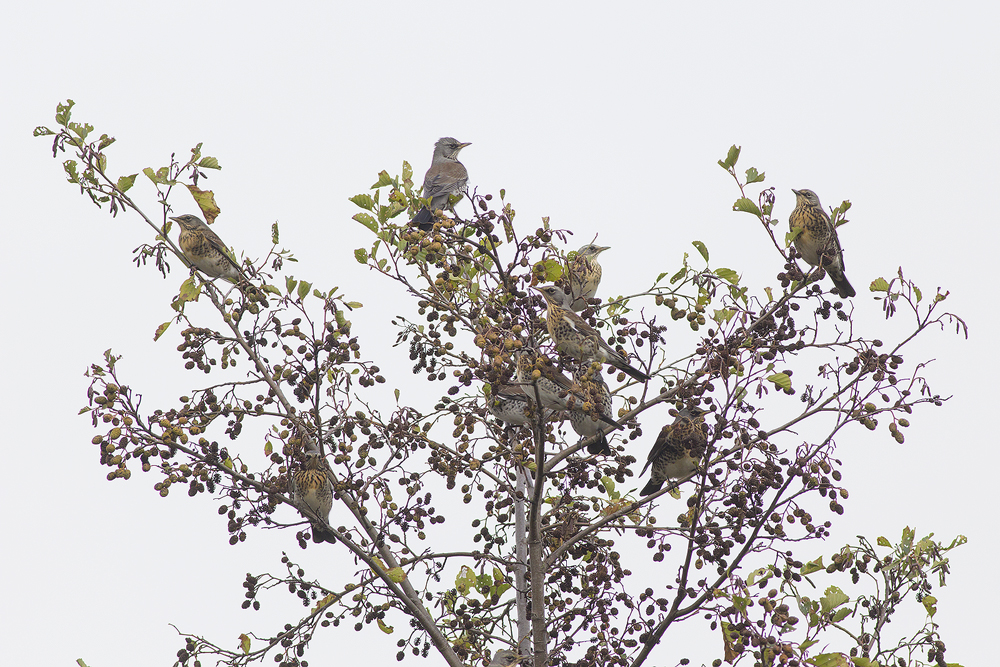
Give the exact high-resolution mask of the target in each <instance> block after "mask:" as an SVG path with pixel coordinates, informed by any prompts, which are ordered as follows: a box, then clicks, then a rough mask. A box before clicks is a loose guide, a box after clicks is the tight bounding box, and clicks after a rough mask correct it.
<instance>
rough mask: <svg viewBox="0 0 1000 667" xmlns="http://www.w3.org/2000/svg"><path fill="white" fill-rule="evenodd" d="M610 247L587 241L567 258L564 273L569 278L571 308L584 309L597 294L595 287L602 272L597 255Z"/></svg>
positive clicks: (599, 281)
mask: <svg viewBox="0 0 1000 667" xmlns="http://www.w3.org/2000/svg"><path fill="white" fill-rule="evenodd" d="M610 247H611V246H606V245H596V244H594V243H588V244H586V245H585V246H583V247H581V248H580V249H579V250H577V251H576V255H574V256H573V259H571V260H569V265H568V266H567V271H566V273H567V277H568V279H569V290H570V296H572V298H573V302H572V305H571V306H570V309H571V310H575V311H577V312H579V311H581V310H583V309H585V308H586V307H587V306H588V305H589V304H588V303H587V301H588V300H589V299H593V298H594V295H595V294H597V287H598V286H599V285H600V284H601V274H602V273H603V271H602V269H601V265H600V263H599V262H598V261H597V256H598V255H600V254H601V253H602V252H604V251H605V250H608V249H609V248H610Z"/></svg>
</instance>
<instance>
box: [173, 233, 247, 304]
mask: <svg viewBox="0 0 1000 667" xmlns="http://www.w3.org/2000/svg"><path fill="white" fill-rule="evenodd" d="M170 219H171V220H173V221H174V222H176V223H177V224H178V225H180V228H181V232H180V236H179V237H178V239H177V243H178V245H179V246H180V247H181V252H183V253H184V258H185V259H187V261H189V262H190V263H191V264H192V265H193V266H194V267H195V268H197V269H198V270H199V271H201V272H202V273H204V274H205V275H206V276H208V277H209V278H212V279H213V280H214V279H215V278H222V279H223V280H227V281H229V282H231V283H233V284H234V285H240V284H242V285H243V288H242V290H241V291H243V293H244V294H246V295H247V296H251V295H253V298H255V299H257V300H259V301H262V302H264V303H265V304H266V301H264V297H263V295H261V294H259V293H258V291H257V290H256V289H255V288H251V287H250V279H249V278H247V275H246V274H245V273H243V269H242V268H241V267H240V265H239V264H237V263H236V260H235V259H233V256H232V253H231V252H230V251H229V248H228V247H227V246H226V244H225V243H223V242H222V239H221V238H219V235H218V234H216V233H215V232H214V231H212V229H211V228H210V227H209V226H208V225H206V224H205V223H204V221H203V220H202V219H201V218H199V217H198V216H196V215H190V214H185V215H179V216H177V217H173V218H170Z"/></svg>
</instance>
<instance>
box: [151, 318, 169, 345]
mask: <svg viewBox="0 0 1000 667" xmlns="http://www.w3.org/2000/svg"><path fill="white" fill-rule="evenodd" d="M169 326H170V321H169V320H167V321H166V322H164V323H163V324H161V325H160V326H158V327H156V332H155V333H154V334H153V341H154V342H155V341H158V340H160V336H162V335H163V332H165V331H166V330H167V327H169Z"/></svg>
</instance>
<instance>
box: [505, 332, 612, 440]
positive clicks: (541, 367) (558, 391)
mask: <svg viewBox="0 0 1000 667" xmlns="http://www.w3.org/2000/svg"><path fill="white" fill-rule="evenodd" d="M516 355H517V362H516V363H517V373H516V375H515V378H516V380H517V382H518V383H519V384H520V385H521V391H523V392H524V394H525V396H527V397H528V398H529V399H531V400H532V401H534V400H535V388H536V387H537V389H538V395H539V398H540V399H541V401H542V407H544V408H547V409H551V410H573V409H575V408H581V409H582V408H583V406H584V404H586V403H587V402H588V396H587V394H586V392H584V391H582V390H581V389H580V387H578V386H576V385H574V384H573V382H572V381H571V380H570V379H569V378H568V377H566V376H565V375H563V374H562V373H560V372H559V371H558V370H557V369H556V368H555V366H553V365H552V362H551V361H550V360H549V359H548V358H547V357H545V356H543V355H539V354H537V353H536V352H535V351H534V350H532V349H524V350H520V351H518V352H517V353H516ZM536 370H537V371H538V372H539V376H538V378H537V379H535V378H534V372H535V371H536ZM599 419H600V420H601V421H602V422H604V423H605V424H608V425H609V426H612V427H614V428H616V429H620V428H622V425H621V424H619V423H618V422H616V421H615V420H614V419H611V418H610V417H608V416H605V415H600V416H599Z"/></svg>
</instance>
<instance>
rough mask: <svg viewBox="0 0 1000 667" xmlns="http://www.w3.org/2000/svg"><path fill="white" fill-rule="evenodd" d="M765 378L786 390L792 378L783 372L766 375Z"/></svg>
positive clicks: (790, 386) (789, 386)
mask: <svg viewBox="0 0 1000 667" xmlns="http://www.w3.org/2000/svg"><path fill="white" fill-rule="evenodd" d="M767 379H768V380H769V381H771V382H773V383H774V384H776V385H778V386H779V387H781V388H782V389H784V390H786V391H787V390H789V389H791V388H792V378H790V377H788V376H787V375H785V374H784V373H775V374H774V375H768V376H767Z"/></svg>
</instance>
